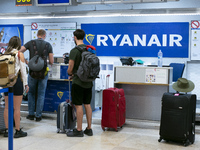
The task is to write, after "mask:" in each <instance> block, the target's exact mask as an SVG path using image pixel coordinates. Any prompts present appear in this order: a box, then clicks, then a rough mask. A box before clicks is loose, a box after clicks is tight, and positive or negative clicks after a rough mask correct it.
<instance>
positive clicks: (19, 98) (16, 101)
mask: <svg viewBox="0 0 200 150" xmlns="http://www.w3.org/2000/svg"><path fill="white" fill-rule="evenodd" d="M21 103H22V95H21V96H14V102H13V104H14V119H15V129H17V130H20V107H21Z"/></svg>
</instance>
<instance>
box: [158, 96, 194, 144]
mask: <svg viewBox="0 0 200 150" xmlns="http://www.w3.org/2000/svg"><path fill="white" fill-rule="evenodd" d="M195 115H196V95H194V94H179V93H164V94H163V97H162V112H161V122H160V139H159V140H158V141H159V142H161V141H162V140H166V141H175V142H182V143H183V144H184V146H188V145H189V144H193V143H194V141H195Z"/></svg>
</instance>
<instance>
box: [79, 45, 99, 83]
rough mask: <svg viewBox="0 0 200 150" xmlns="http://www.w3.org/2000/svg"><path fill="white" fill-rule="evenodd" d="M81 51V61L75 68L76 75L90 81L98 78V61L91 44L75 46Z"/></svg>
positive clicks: (82, 79)
mask: <svg viewBox="0 0 200 150" xmlns="http://www.w3.org/2000/svg"><path fill="white" fill-rule="evenodd" d="M76 48H77V49H78V50H79V51H80V52H81V57H82V59H81V62H80V65H79V67H78V70H77V73H76V74H77V76H78V77H79V78H80V79H81V81H84V82H91V81H94V80H95V79H96V78H98V75H99V72H100V61H99V58H98V57H97V56H96V54H95V53H96V51H95V50H96V49H95V47H93V46H91V45H87V46H86V47H82V46H76Z"/></svg>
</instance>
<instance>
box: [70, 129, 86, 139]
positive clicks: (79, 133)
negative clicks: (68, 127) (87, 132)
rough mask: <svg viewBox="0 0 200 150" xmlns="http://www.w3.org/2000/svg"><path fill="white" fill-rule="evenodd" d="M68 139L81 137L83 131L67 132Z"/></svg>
mask: <svg viewBox="0 0 200 150" xmlns="http://www.w3.org/2000/svg"><path fill="white" fill-rule="evenodd" d="M67 136H68V137H83V136H84V134H83V131H82V130H81V131H78V130H77V129H73V130H72V131H69V132H67Z"/></svg>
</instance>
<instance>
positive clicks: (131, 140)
mask: <svg viewBox="0 0 200 150" xmlns="http://www.w3.org/2000/svg"><path fill="white" fill-rule="evenodd" d="M26 115H27V111H22V112H21V116H22V117H21V127H23V130H24V131H26V132H27V133H28V136H27V137H24V138H19V139H14V140H13V149H14V150H186V149H187V150H199V149H200V148H199V147H200V126H198V125H197V126H196V140H195V142H194V144H192V145H189V146H187V147H184V146H183V145H182V144H179V143H172V142H165V141H162V142H160V143H159V142H158V138H159V125H160V123H159V121H146V120H135V119H126V123H125V125H124V126H123V128H122V129H119V131H118V132H116V131H114V130H106V131H103V130H102V129H101V124H100V122H101V110H99V109H98V108H96V109H95V111H94V112H93V121H92V128H93V133H94V135H93V136H87V135H84V137H67V136H66V134H63V133H57V127H56V114H55V113H44V114H43V119H42V120H41V121H40V122H36V121H31V120H27V119H26V118H25V117H26ZM85 127H86V117H85V115H84V118H83V129H85ZM7 149H8V138H5V137H3V135H2V134H1V135H0V150H7Z"/></svg>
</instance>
